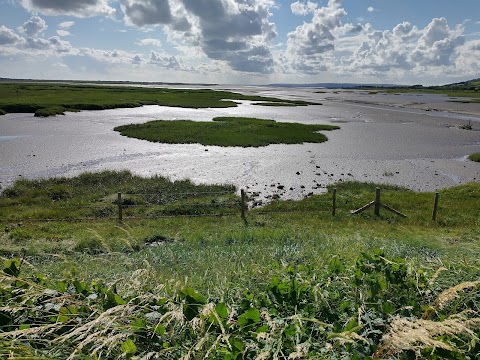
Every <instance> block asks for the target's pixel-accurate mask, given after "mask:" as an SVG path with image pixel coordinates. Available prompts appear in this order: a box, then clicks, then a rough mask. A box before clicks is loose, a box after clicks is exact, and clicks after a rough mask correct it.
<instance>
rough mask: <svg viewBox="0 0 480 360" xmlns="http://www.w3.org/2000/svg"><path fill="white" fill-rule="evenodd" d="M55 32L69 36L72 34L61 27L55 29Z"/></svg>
mask: <svg viewBox="0 0 480 360" xmlns="http://www.w3.org/2000/svg"><path fill="white" fill-rule="evenodd" d="M57 34H58V35H59V36H70V35H72V34H71V33H70V31H67V30H62V29H59V30H57Z"/></svg>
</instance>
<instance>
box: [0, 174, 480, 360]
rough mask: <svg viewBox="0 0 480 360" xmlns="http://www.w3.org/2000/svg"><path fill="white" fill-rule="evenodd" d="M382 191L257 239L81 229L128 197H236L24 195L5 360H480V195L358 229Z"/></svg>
mask: <svg viewBox="0 0 480 360" xmlns="http://www.w3.org/2000/svg"><path fill="white" fill-rule="evenodd" d="M376 186H377V185H375V184H364V183H344V184H337V185H336V188H337V194H338V209H337V214H336V216H335V217H333V216H332V215H331V208H330V206H329V205H330V204H331V192H329V193H327V194H325V195H319V196H314V197H309V198H307V199H305V200H303V201H276V202H274V203H272V204H271V205H268V206H266V207H263V208H259V209H255V210H251V211H249V212H248V213H247V224H245V223H244V222H243V220H242V219H241V217H240V212H239V211H238V212H237V214H235V215H230V216H221V217H216V216H215V217H214V216H207V217H185V216H183V217H182V216H177V217H162V218H159V219H144V218H142V219H128V220H125V221H124V222H122V223H119V222H118V221H116V219H115V216H113V217H112V218H108V217H107V218H102V217H99V218H97V220H95V221H93V220H90V221H73V218H74V217H77V216H78V217H82V216H83V215H84V213H83V211H85V209H84V208H83V207H82V206H89V204H94V205H98V204H103V205H105V206H113V207H114V208H115V205H116V204H115V203H114V199H115V198H116V194H117V193H118V192H125V193H127V192H129V193H135V194H145V195H146V194H150V195H152V194H154V193H158V192H160V193H165V194H166V195H168V196H164V197H162V198H158V199H157V202H158V203H159V204H158V206H165V205H168V204H169V203H171V202H176V201H183V200H186V199H189V201H191V199H190V198H189V196H191V194H196V197H197V198H200V199H207V198H208V197H210V198H212V197H214V196H216V194H219V193H222V194H223V195H224V196H226V195H225V194H230V195H229V196H230V197H231V199H232V200H233V201H235V200H238V197H237V196H236V195H235V193H234V189H233V188H232V187H231V186H222V185H218V186H213V187H209V186H202V187H198V186H196V185H194V184H191V183H190V182H173V183H171V182H169V181H168V180H166V179H164V178H159V177H155V178H150V179H142V178H138V177H135V176H133V175H131V174H129V173H127V172H122V173H114V172H106V173H100V174H84V175H81V176H79V177H77V178H73V179H66V178H62V179H50V180H38V181H21V182H18V183H16V184H15V186H13V187H12V188H9V189H7V190H6V191H4V193H3V194H2V196H1V197H0V208H1V209H2V217H3V218H7V220H5V219H4V220H1V222H0V225H1V228H2V229H4V233H3V234H2V235H1V236H0V242H1V249H2V256H3V260H4V266H3V271H0V278H1V281H0V283H1V284H2V285H1V286H0V324H1V325H2V327H1V328H0V333H1V335H2V336H1V337H0V355H1V356H4V357H7V356H14V358H15V357H17V358H20V357H23V358H30V359H32V358H38V359H40V358H55V359H65V358H67V357H68V356H72V358H91V357H93V356H94V354H95V356H97V357H98V358H134V357H138V358H161V359H180V358H183V359H188V358H190V359H197V358H200V359H202V358H212V359H218V358H221V359H255V358H258V357H260V358H265V359H274V358H278V359H288V358H290V359H292V358H297V359H303V358H305V359H307V358H329V359H337V358H338V359H340V358H355V357H357V358H370V357H372V356H373V357H376V358H412V357H415V356H420V357H423V358H436V359H437V358H438V359H440V358H467V357H472V356H473V357H474V356H475V354H477V353H478V351H479V350H480V349H479V345H478V344H477V342H476V340H475V339H476V337H478V336H479V335H480V332H479V329H480V319H479V317H478V311H480V306H479V305H480V292H479V290H480V286H479V282H478V277H479V275H480V264H479V259H480V257H479V255H480V247H479V240H480V231H479V229H480V218H479V217H478V214H479V213H480V201H479V200H480V184H478V183H471V184H467V185H462V186H458V187H454V188H451V189H445V190H442V191H440V203H439V204H440V206H439V212H438V218H437V221H436V222H433V221H432V220H431V215H432V214H431V212H432V205H433V194H432V193H417V192H413V191H409V190H406V189H403V188H399V187H393V186H383V185H382V186H381V187H382V189H383V192H382V202H384V203H386V204H388V205H390V206H392V207H393V208H395V209H397V210H399V211H402V212H403V213H405V214H406V215H408V218H407V219H402V218H399V217H397V216H396V215H394V214H390V213H388V212H386V211H383V210H382V212H381V216H380V217H376V216H374V215H373V211H367V212H365V213H362V214H360V215H355V216H353V215H351V214H350V210H352V209H355V208H358V207H360V206H362V205H364V204H366V203H368V202H370V201H371V200H373V198H374V196H375V195H374V193H375V187H376ZM329 190H332V188H329ZM187 194H190V195H187ZM144 199H145V198H144ZM132 201H133V200H132V199H130V202H128V203H126V204H125V206H126V207H127V205H132ZM150 202H153V200H150ZM62 209H63V210H62ZM65 209H69V210H65ZM87 210H88V209H87ZM49 211H52V213H49ZM65 212H73V213H72V214H71V215H72V216H71V219H70V221H60V220H64V219H65V217H66V216H65ZM43 216H49V217H52V216H53V217H54V219H52V220H51V221H48V222H43V221H35V219H37V220H38V219H40V218H42V217H43ZM55 217H56V218H57V220H55ZM29 218H30V219H29ZM67 218H68V216H67ZM8 219H10V220H8Z"/></svg>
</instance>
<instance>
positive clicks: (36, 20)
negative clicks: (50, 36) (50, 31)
mask: <svg viewBox="0 0 480 360" xmlns="http://www.w3.org/2000/svg"><path fill="white" fill-rule="evenodd" d="M47 28H48V26H47V24H46V22H45V20H43V19H42V18H41V17H39V16H32V17H31V18H30V19H29V20H28V21H27V22H25V23H24V24H23V25H22V26H21V27H19V28H18V30H19V31H21V32H22V33H24V34H26V35H27V36H30V37H35V36H37V35H39V34H41V33H42V32H44V31H45V30H46V29H47Z"/></svg>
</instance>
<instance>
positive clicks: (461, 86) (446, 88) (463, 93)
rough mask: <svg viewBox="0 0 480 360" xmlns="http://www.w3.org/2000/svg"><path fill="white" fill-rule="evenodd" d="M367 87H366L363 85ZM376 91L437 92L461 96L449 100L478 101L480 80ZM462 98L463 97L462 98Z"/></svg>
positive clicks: (465, 102)
mask: <svg viewBox="0 0 480 360" xmlns="http://www.w3.org/2000/svg"><path fill="white" fill-rule="evenodd" d="M365 88H367V89H368V87H365ZM375 90H376V91H381V92H385V93H420V94H438V95H447V96H449V97H452V98H456V97H458V98H462V99H455V100H450V101H452V102H460V103H464V104H468V103H479V102H480V80H479V79H474V80H469V81H465V82H460V83H455V84H448V85H441V86H422V85H413V86H399V87H382V88H375ZM463 98H464V99H463Z"/></svg>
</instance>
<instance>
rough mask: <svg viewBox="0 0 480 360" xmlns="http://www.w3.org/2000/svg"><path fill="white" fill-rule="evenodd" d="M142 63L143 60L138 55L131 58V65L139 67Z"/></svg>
mask: <svg viewBox="0 0 480 360" xmlns="http://www.w3.org/2000/svg"><path fill="white" fill-rule="evenodd" d="M142 62H143V60H142V58H141V57H140V55H135V56H134V57H132V64H134V65H140V64H141V63H142Z"/></svg>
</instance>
